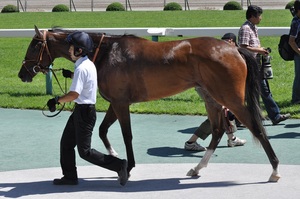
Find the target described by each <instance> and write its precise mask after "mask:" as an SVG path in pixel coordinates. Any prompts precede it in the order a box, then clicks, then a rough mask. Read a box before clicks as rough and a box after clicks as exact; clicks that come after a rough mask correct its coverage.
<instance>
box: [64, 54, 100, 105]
mask: <svg viewBox="0 0 300 199" xmlns="http://www.w3.org/2000/svg"><path fill="white" fill-rule="evenodd" d="M70 91H74V92H76V93H78V94H79V96H78V98H77V99H75V100H74V102H76V103H78V104H96V98H97V70H96V67H95V65H94V63H93V62H92V61H91V60H89V58H88V57H87V56H85V57H81V58H79V59H78V60H77V61H76V62H75V70H74V76H73V81H72V84H71V87H70Z"/></svg>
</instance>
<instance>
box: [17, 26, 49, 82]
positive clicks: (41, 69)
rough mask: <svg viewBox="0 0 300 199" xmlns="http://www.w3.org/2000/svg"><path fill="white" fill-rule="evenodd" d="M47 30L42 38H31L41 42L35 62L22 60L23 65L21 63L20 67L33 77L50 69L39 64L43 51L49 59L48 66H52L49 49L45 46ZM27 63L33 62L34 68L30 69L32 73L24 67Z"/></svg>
mask: <svg viewBox="0 0 300 199" xmlns="http://www.w3.org/2000/svg"><path fill="white" fill-rule="evenodd" d="M46 38H47V30H44V34H43V38H42V39H40V38H33V39H35V40H38V41H41V42H42V47H41V49H40V52H39V54H38V56H37V58H36V59H35V60H23V63H22V67H25V69H26V70H27V72H28V73H29V74H30V75H31V76H32V77H33V76H34V75H35V74H37V73H38V72H42V73H47V72H49V70H50V68H49V66H47V67H44V66H42V64H41V62H42V60H43V54H44V51H46V53H47V55H48V57H49V59H50V62H51V64H50V65H53V59H52V57H51V55H50V51H49V48H48V45H47V39H46ZM27 62H35V63H36V64H35V66H33V68H32V71H33V73H32V72H31V71H30V70H29V69H28V68H27V66H26V63H27Z"/></svg>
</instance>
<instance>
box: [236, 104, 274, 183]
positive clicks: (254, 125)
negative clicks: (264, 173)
mask: <svg viewBox="0 0 300 199" xmlns="http://www.w3.org/2000/svg"><path fill="white" fill-rule="evenodd" d="M249 108H250V107H249ZM234 113H235V116H236V117H237V118H238V119H239V121H241V122H242V123H243V124H244V125H245V126H247V127H248V129H249V130H250V131H251V133H252V134H253V136H254V137H255V138H256V139H258V140H259V142H260V143H261V145H262V147H263V148H264V150H265V152H266V154H267V156H268V158H269V161H270V163H271V165H272V167H273V172H272V174H271V176H270V178H269V181H270V182H277V181H278V180H279V178H280V174H279V173H278V164H279V160H278V158H277V157H276V154H275V152H274V150H273V148H272V146H271V144H270V142H269V140H268V136H267V134H266V131H265V128H264V127H263V124H262V121H261V117H260V116H259V115H254V114H253V113H252V112H251V110H247V109H246V107H244V108H239V109H237V110H235V112H234Z"/></svg>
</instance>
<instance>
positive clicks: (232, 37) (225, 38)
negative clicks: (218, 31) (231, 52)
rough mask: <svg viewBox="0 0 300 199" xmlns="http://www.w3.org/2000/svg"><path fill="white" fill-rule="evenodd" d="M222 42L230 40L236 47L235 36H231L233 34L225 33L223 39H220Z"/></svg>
mask: <svg viewBox="0 0 300 199" xmlns="http://www.w3.org/2000/svg"><path fill="white" fill-rule="evenodd" d="M221 39H222V40H229V39H232V41H233V42H234V43H235V45H237V44H236V36H235V34H233V33H231V32H230V33H226V34H225V35H223V37H222V38H221Z"/></svg>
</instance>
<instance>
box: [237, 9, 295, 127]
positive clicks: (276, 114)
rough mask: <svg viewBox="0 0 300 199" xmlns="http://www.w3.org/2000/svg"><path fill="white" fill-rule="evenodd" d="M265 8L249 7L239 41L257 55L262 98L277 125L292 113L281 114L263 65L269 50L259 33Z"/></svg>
mask: <svg viewBox="0 0 300 199" xmlns="http://www.w3.org/2000/svg"><path fill="white" fill-rule="evenodd" d="M262 13H263V10H262V9H261V8H260V7H258V6H255V5H251V6H249V7H248V9H247V12H246V19H247V21H246V22H245V23H244V24H243V25H242V26H241V28H240V30H239V35H238V37H239V38H238V43H239V46H240V47H242V48H246V49H248V50H249V51H251V52H252V53H253V56H254V57H256V60H257V63H258V65H259V67H260V71H261V72H260V75H261V77H260V78H261V81H260V85H261V88H260V89H261V98H262V100H263V103H264V105H265V109H266V111H267V113H268V117H269V118H270V119H271V121H272V123H273V125H276V124H278V123H280V122H282V121H284V120H286V119H288V118H290V114H289V113H288V114H280V110H279V107H278V105H277V104H276V102H275V101H274V100H273V97H272V93H271V90H270V87H269V82H268V80H267V79H265V78H264V75H263V68H262V66H261V59H262V57H261V56H262V55H263V56H266V55H268V54H269V52H268V51H267V50H266V49H265V48H263V47H261V45H260V41H259V38H258V33H257V26H256V25H258V24H259V23H260V21H261V19H262Z"/></svg>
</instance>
